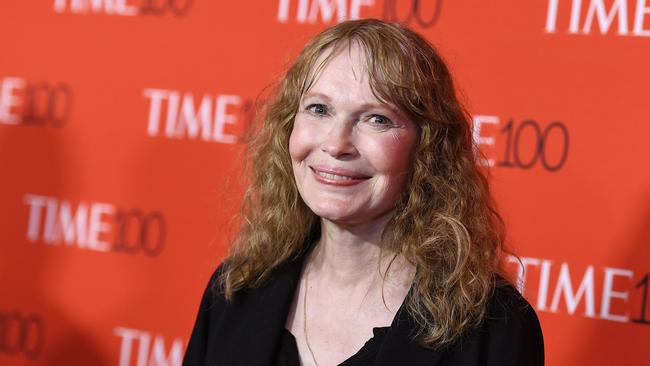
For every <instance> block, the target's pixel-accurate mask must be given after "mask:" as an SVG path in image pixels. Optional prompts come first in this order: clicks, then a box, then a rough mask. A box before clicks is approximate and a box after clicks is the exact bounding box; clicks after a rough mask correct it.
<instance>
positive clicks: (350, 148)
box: [321, 120, 358, 159]
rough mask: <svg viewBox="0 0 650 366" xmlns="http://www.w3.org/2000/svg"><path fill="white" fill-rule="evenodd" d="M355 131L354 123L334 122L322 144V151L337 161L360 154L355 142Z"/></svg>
mask: <svg viewBox="0 0 650 366" xmlns="http://www.w3.org/2000/svg"><path fill="white" fill-rule="evenodd" d="M353 129H354V127H353V123H349V122H348V121H345V120H337V121H332V124H331V126H330V128H329V131H327V133H326V134H325V136H324V138H323V141H322V143H321V150H322V151H323V152H325V153H327V154H329V155H330V156H332V157H334V158H337V159H341V158H346V157H354V156H356V154H357V153H358V152H357V148H356V146H355V144H354V141H353V133H354V130H353Z"/></svg>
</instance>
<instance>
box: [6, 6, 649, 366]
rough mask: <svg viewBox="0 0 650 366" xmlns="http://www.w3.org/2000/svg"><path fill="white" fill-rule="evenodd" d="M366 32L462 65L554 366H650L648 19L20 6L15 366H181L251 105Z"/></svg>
mask: <svg viewBox="0 0 650 366" xmlns="http://www.w3.org/2000/svg"><path fill="white" fill-rule="evenodd" d="M370 17H372V18H381V19H385V20H389V21H395V22H401V23H404V24H407V25H408V26H410V27H412V28H413V29H414V30H416V31H417V32H419V33H421V34H423V35H424V36H425V37H426V38H427V39H429V40H430V41H431V42H432V43H433V44H435V45H436V46H437V47H438V48H439V50H440V51H441V53H442V54H443V55H444V56H445V58H446V59H447V61H448V62H449V65H450V67H451V69H452V71H453V73H454V75H455V77H456V79H457V82H458V85H459V87H460V91H459V92H460V93H461V94H462V99H463V100H465V102H466V104H467V106H468V108H469V110H470V111H471V113H472V115H473V124H474V136H475V139H476V141H477V143H478V144H479V146H480V148H481V150H482V151H483V153H484V155H485V158H484V159H482V160H481V164H483V165H484V166H486V167H488V166H489V167H490V171H491V182H492V184H493V187H494V192H495V195H496V198H497V201H498V205H499V208H500V210H501V212H502V214H503V216H504V218H505V220H506V223H507V226H508V242H509V243H510V245H511V246H512V247H514V249H515V251H516V253H517V254H518V255H519V257H520V259H521V262H520V263H519V262H517V261H516V260H515V259H514V258H509V260H508V263H509V265H510V268H509V270H511V271H512V273H513V274H517V278H518V285H519V289H520V291H522V292H523V294H524V295H525V296H526V298H527V299H528V300H529V301H530V303H531V304H532V305H533V306H534V307H535V309H536V310H537V313H538V314H539V317H540V321H541V323H542V328H543V330H544V336H545V345H546V352H547V364H548V365H613V364H616V365H650V350H649V348H648V345H650V303H649V302H650V300H649V299H648V297H649V292H650V279H649V275H648V273H649V272H650V141H649V136H650V0H648V1H646V0H535V1H521V0H502V1H469V0H454V1H451V0H449V1H442V0H437V1H436V0H421V1H417V0H266V1H210V0H33V1H10V0H5V1H3V2H2V4H0V34H2V37H1V38H0V39H1V41H0V174H1V177H2V178H1V180H0V233H1V237H0V364H2V365H119V366H127V365H138V366H150V365H180V362H181V359H182V356H183V353H184V351H185V347H186V344H187V341H188V338H189V334H190V331H191V328H192V325H193V321H194V318H195V316H196V310H197V307H198V303H199V300H200V295H201V293H202V291H203V289H204V286H205V284H206V281H207V280H208V278H209V276H210V274H211V273H212V271H213V269H214V268H215V266H216V265H217V264H218V263H219V262H220V261H221V260H222V259H223V257H224V256H225V254H226V253H227V250H228V245H229V242H230V240H231V239H232V236H233V234H234V233H233V231H234V230H233V225H232V224H231V223H232V221H231V218H232V216H233V215H234V214H235V213H236V212H237V209H238V204H239V202H240V199H241V194H242V192H243V184H242V179H241V174H240V167H241V161H242V159H241V158H242V156H241V154H242V152H243V149H244V145H243V143H242V136H243V135H244V133H245V132H246V130H247V128H248V126H249V125H250V123H251V120H252V119H253V118H254V114H255V110H256V109H255V106H256V102H257V101H258V99H259V98H260V96H261V95H263V91H264V90H268V88H269V86H271V85H273V83H274V82H275V81H276V80H277V79H278V78H279V77H280V76H281V75H282V73H283V71H284V70H285V69H286V67H287V66H288V65H289V64H290V62H291V61H292V60H293V59H294V58H295V57H296V55H297V54H298V52H299V51H300V49H301V47H302V46H303V45H304V44H305V43H306V41H307V40H308V39H309V38H310V37H311V36H313V35H314V34H316V33H317V32H319V31H320V30H322V29H324V28H325V27H327V26H329V25H332V24H335V23H336V22H339V21H342V20H346V19H356V18H370ZM522 266H523V267H522Z"/></svg>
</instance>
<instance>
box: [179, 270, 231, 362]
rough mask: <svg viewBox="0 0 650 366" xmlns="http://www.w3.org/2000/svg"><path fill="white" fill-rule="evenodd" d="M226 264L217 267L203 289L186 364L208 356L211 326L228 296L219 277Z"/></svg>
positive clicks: (216, 319) (220, 312) (199, 360)
mask: <svg viewBox="0 0 650 366" xmlns="http://www.w3.org/2000/svg"><path fill="white" fill-rule="evenodd" d="M225 266H226V264H225V263H222V264H221V265H219V267H217V269H216V270H215V271H214V272H213V273H212V276H210V279H209V280H208V283H207V285H206V287H205V290H204V291H203V295H202V297H201V303H200V305H199V309H198V312H197V315H196V320H195V322H194V327H193V329H192V334H191V336H190V340H189V342H188V344H187V349H186V351H185V357H184V361H183V364H184V365H186V364H191V365H198V364H203V360H204V359H205V358H206V351H207V348H208V347H207V345H208V344H209V343H210V342H211V341H210V337H211V328H212V327H213V326H214V323H215V322H216V321H218V318H219V317H220V316H221V314H222V313H223V310H224V308H225V307H226V298H225V296H224V294H223V291H222V288H221V286H220V284H219V283H220V281H219V277H220V276H221V274H222V273H223V271H224V269H225Z"/></svg>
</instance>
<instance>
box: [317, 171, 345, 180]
mask: <svg viewBox="0 0 650 366" xmlns="http://www.w3.org/2000/svg"><path fill="white" fill-rule="evenodd" d="M317 173H318V175H320V176H321V177H323V178H327V179H335V180H351V179H353V178H352V177H348V176H345V175H338V174H331V173H325V172H317Z"/></svg>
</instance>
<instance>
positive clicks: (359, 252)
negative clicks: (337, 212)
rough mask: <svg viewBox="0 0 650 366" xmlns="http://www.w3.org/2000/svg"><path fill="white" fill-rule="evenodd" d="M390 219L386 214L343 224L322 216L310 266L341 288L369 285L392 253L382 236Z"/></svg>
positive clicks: (324, 278)
mask: <svg viewBox="0 0 650 366" xmlns="http://www.w3.org/2000/svg"><path fill="white" fill-rule="evenodd" d="M389 219H390V215H385V216H384V217H381V218H379V219H378V220H375V221H372V222H370V223H365V224H363V225H340V224H338V223H335V222H332V221H329V220H326V219H322V220H321V237H320V240H319V242H318V244H317V245H316V248H314V252H313V253H312V255H311V256H310V259H309V262H310V263H309V264H310V267H311V269H310V270H311V271H312V272H313V273H314V275H315V276H317V277H320V278H321V279H323V280H325V281H327V283H329V284H331V285H333V286H336V287H338V288H350V287H357V286H359V285H367V284H368V282H370V281H372V280H373V279H375V277H376V276H379V273H380V272H379V271H381V273H384V271H385V269H386V266H387V265H388V262H389V260H390V258H391V257H392V256H391V255H390V253H387V252H386V251H385V249H384V251H383V252H382V249H383V248H382V246H383V243H382V240H381V236H382V233H383V230H384V228H385V227H386V224H387V223H388V221H389ZM380 256H381V258H380ZM380 259H381V260H382V263H381V265H380V263H379V261H380Z"/></svg>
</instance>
